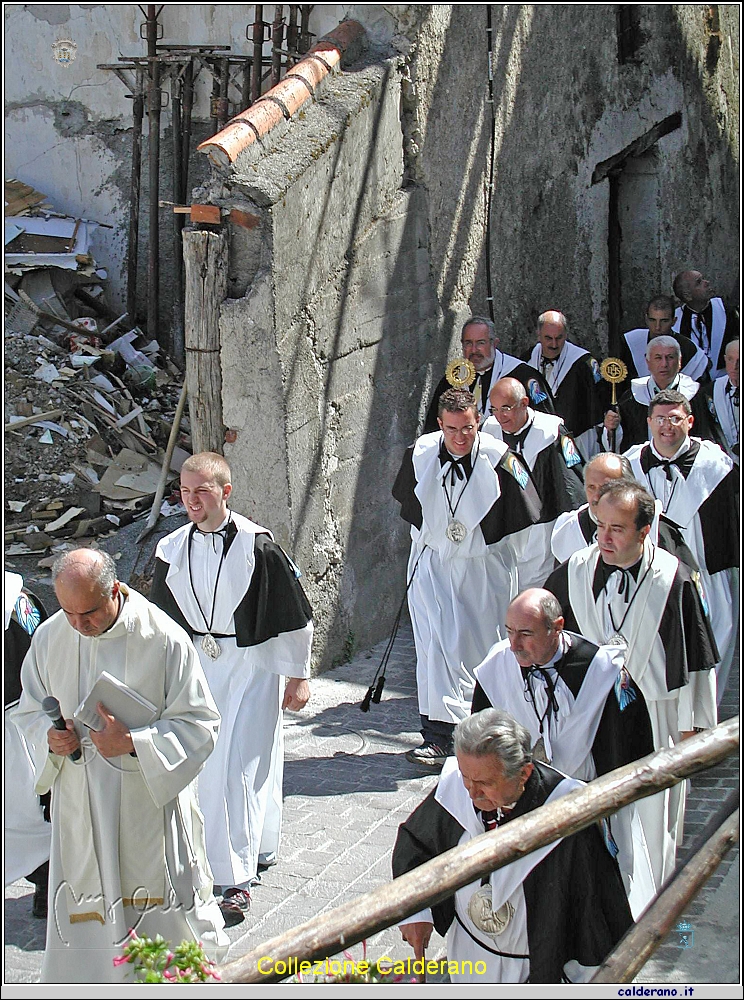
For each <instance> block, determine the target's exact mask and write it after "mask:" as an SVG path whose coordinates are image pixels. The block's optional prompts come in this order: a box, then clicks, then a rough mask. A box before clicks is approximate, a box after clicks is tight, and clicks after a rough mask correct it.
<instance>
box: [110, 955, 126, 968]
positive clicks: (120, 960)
mask: <svg viewBox="0 0 744 1000" xmlns="http://www.w3.org/2000/svg"><path fill="white" fill-rule="evenodd" d="M128 961H129V955H117V957H116V958H114V959H113V963H114V966H117V965H124V964H125V963H126V962H128Z"/></svg>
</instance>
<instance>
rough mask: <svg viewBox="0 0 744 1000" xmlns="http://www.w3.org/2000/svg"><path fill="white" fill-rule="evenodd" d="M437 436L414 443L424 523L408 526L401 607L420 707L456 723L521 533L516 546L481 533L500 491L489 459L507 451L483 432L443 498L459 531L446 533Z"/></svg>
mask: <svg viewBox="0 0 744 1000" xmlns="http://www.w3.org/2000/svg"><path fill="white" fill-rule="evenodd" d="M441 441H442V435H441V433H435V434H425V435H424V436H423V437H420V438H419V439H418V441H417V442H416V445H415V447H414V452H413V467H414V471H415V474H416V487H415V493H416V496H417V497H418V499H419V501H420V503H421V510H422V513H423V523H422V525H421V528H420V529H419V528H416V527H415V526H413V525H412V526H411V555H410V558H409V560H408V579H409V580H410V579H411V574H413V573H414V569H415V574H414V576H413V581H412V583H411V586H410V590H409V591H408V606H409V609H410V612H411V623H412V625H413V636H414V640H415V643H416V684H417V687H418V701H419V711H420V713H421V715H424V716H426V717H428V718H429V719H435V720H438V721H441V722H448V723H454V724H456V723H458V722H460V721H461V720H462V719H464V718H466V717H467V716H468V715H469V714H470V705H471V702H472V700H473V689H474V687H475V680H474V677H473V670H474V669H475V667H476V666H477V665H478V664H479V663H480V661H481V660H482V659H483V657H484V656H485V655H486V653H487V652H488V650H489V649H490V648H491V646H492V645H493V643H494V642H495V640H496V639H499V638H501V630H502V628H503V622H504V620H505V618H506V609H507V607H508V606H509V603H510V601H511V600H512V598H513V597H515V596H516V594H517V563H518V561H519V559H520V557H521V556H522V554H523V553H522V547H521V546H523V545H524V543H525V541H526V539H525V538H522V539H521V545H518V544H517V542H516V541H515V539H516V534H514V535H509V536H507V537H505V538H502V539H501V540H500V541H498V542H495V543H493V544H492V545H487V544H486V542H485V539H484V537H483V532H482V531H481V528H480V522H481V520H482V519H483V518H484V517H485V516H486V514H487V513H488V512H489V511H490V509H491V507H493V505H494V504H495V503H496V501H497V500H498V498H499V497H500V496H501V487H500V485H499V479H498V476H497V474H496V472H495V470H494V466H496V465H497V464H498V463H499V461H500V460H501V458H502V457H503V456H504V454H505V453H506V451H507V450H508V449H507V446H506V445H505V444H504V443H503V442H502V441H496V440H495V439H494V438H493V437H491V436H490V435H487V434H481V435H478V439H477V442H476V446H474V450H473V452H472V454H473V456H474V458H473V471H472V474H471V476H470V479H469V480H465V479H463V480H459V481H456V483H457V484H456V485H455V486H454V487H453V490H454V492H453V495H452V497H451V498H450V502H451V504H452V507H453V509H454V510H455V517H456V519H457V520H458V521H459V522H460V523H461V524H462V525H463V526H464V528H465V529H466V534H465V537H464V539H463V540H462V541H461V542H459V543H458V542H453V541H451V540H450V539H449V538H448V537H447V534H446V531H447V525H448V522H449V515H450V512H449V511H448V509H447V500H446V498H445V490H444V489H443V486H442V482H443V479H444V478H445V477H447V478H448V481H449V470H450V467H451V466H450V463H445V465H444V466H442V465H441V463H440V460H439V449H440V444H441ZM525 474H526V473H525ZM519 534H520V535H523V533H522V532H520V533H519Z"/></svg>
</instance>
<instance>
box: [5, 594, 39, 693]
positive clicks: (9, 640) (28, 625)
mask: <svg viewBox="0 0 744 1000" xmlns="http://www.w3.org/2000/svg"><path fill="white" fill-rule="evenodd" d="M21 594H22V595H25V597H26V599H27V601H28V602H29V604H30V605H31V608H32V609H34V610H35V611H36V612H37V615H38V622H37V621H36V616H34V617H33V619H29V618H27V619H26V620H25V621H24V623H23V624H22V623H21V622H20V621H19V620H18V616H17V614H16V611H15V608H14V609H13V613H12V614H11V616H10V621H9V622H8V627H7V629H6V630H5V645H4V653H5V655H4V661H5V662H4V664H3V668H4V675H5V686H4V696H5V708H9V707H11V706H12V705H16V704H18V700H19V699H20V697H21V690H22V688H21V666H22V664H23V660H24V658H25V656H26V653H27V652H28V650H29V647H30V646H31V639H32V637H33V634H34V632H35V631H36V629H37V628H38V626H39V625H40V624H41V623H42V622H45V621H46V620H47V618H48V617H49V615H48V614H47V612H46V609H45V607H44V605H43V604H42V603H41V601H40V600H39V598H38V597H37V596H36V594H33V593H32V592H31V591H30V590H26V588H25V587H24V588H23V589H22V590H21Z"/></svg>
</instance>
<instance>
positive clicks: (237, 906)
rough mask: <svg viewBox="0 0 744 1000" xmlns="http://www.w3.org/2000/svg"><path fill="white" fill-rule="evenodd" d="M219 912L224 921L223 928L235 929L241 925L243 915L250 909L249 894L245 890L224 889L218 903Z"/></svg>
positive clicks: (243, 918)
mask: <svg viewBox="0 0 744 1000" xmlns="http://www.w3.org/2000/svg"><path fill="white" fill-rule="evenodd" d="M219 907H220V912H221V913H222V918H223V920H224V921H225V927H235V926H236V925H237V924H242V922H243V921H244V920H245V915H246V913H248V911H249V910H250V908H251V894H250V893H249V892H248V890H247V889H236V888H235V887H233V888H232V889H226V890H225V892H224V893H223V896H222V899H221V900H220V902H219Z"/></svg>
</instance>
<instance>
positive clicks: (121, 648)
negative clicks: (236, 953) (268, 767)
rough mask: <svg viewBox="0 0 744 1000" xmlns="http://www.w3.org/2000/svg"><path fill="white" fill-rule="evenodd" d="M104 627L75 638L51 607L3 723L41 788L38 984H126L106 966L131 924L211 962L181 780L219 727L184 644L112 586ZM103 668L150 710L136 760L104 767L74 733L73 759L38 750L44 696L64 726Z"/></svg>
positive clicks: (206, 885) (211, 909)
mask: <svg viewBox="0 0 744 1000" xmlns="http://www.w3.org/2000/svg"><path fill="white" fill-rule="evenodd" d="M122 594H124V595H125V597H126V599H125V600H124V602H123V605H122V608H121V610H120V613H119V616H118V618H117V619H116V621H115V623H114V624H113V625H112V626H111V628H110V629H109V630H108V631H107V632H104V633H103V634H102V635H100V636H95V637H88V636H83V635H81V634H80V633H79V632H77V631H75V630H74V629H73V628H72V627H71V626H70V625H69V624H68V622H67V620H66V618H65V615H64V613H63V612H61V611H59V612H58V613H57V614H56V615H54V616H53V617H52V618H50V619H49V620H48V621H47V622H44V623H43V624H42V625H41V626H39V628H38V629H37V631H36V633H35V634H34V638H33V642H32V644H31V648H30V650H29V652H28V654H27V656H26V659H25V661H24V664H23V672H22V680H23V694H22V696H21V700H20V703H19V706H18V709H17V710H16V713H15V716H14V718H15V721H16V722H17V724H18V725H19V726H20V727H21V728H22V729H23V730H24V732H25V733H26V735H27V737H28V739H29V742H30V743H31V745H32V746H33V750H34V754H35V760H36V777H37V784H36V791H37V792H39V793H40V794H41V793H43V792H45V791H46V790H47V789H49V788H52V790H53V791H52V854H51V867H50V876H49V918H48V922H47V943H46V951H45V953H44V962H43V965H42V971H41V978H42V982H48V983H63V982H80V983H103V982H110V983H117V982H119V983H125V982H132V981H133V980H132V976H131V969H132V967H131V966H130V965H129V964H124V965H121V966H119V967H117V968H115V967H114V965H113V959H114V957H116V956H118V955H120V954H121V948H122V946H123V944H124V943H125V942H126V939H127V935H128V933H129V930H130V929H131V928H134V929H135V930H136V931H137V932H138V933H139V934H142V935H144V934H147V935H149V936H150V937H154V936H155V935H156V934H161V935H162V936H163V937H164V938H165V939H166V940H168V941H170V942H171V943H172V944H180V942H181V941H182V940H184V939H187V940H201V941H202V942H203V943H204V946H205V948H206V949H207V951H208V953H210V954H211V957H212V958H214V959H217V960H219V959H221V958H222V957H223V955H224V953H225V950H226V945H227V943H228V942H227V938H226V935H225V934H224V932H223V931H222V927H223V921H222V917H221V914H220V912H219V908H218V906H217V904H216V902H215V900H214V897H213V895H212V876H211V872H210V870H209V865H208V864H207V859H206V852H205V848H204V835H203V826H202V817H201V814H200V812H199V809H198V807H197V803H196V793H195V785H194V779H195V777H196V775H197V773H198V772H199V770H200V769H201V767H202V765H203V763H204V761H205V760H206V758H207V757H208V755H209V754H210V753H211V751H212V748H213V747H214V741H215V738H216V734H217V728H218V725H219V716H218V714H217V711H216V708H215V706H214V702H213V700H212V698H211V696H210V694H209V690H208V688H207V685H206V683H205V680H204V675H203V673H202V670H201V668H200V666H199V663H198V661H197V657H196V653H195V651H194V648H193V646H192V644H191V641H190V640H189V638H188V637H187V636H186V634H185V633H184V631H183V630H182V629H181V628H180V627H179V626H178V625H176V624H174V622H172V621H171V620H170V619H169V618H168V616H167V615H165V614H163V612H161V611H160V610H159V609H158V608H156V607H155V606H154V605H153V604H151V603H150V602H149V601H146V600H145V598H143V597H142V596H141V595H140V594H137V593H135V592H134V591H130V590H128V589H127V588H126V587H124V586H123V585H122ZM103 670H106V671H107V672H108V673H110V674H112V675H113V676H114V677H116V678H117V679H119V680H120V681H122V682H123V683H124V684H126V685H127V686H128V687H130V688H132V689H133V690H135V691H136V692H137V693H138V694H139V695H140V696H142V697H143V698H145V699H147V700H148V701H149V702H151V703H152V704H153V705H155V706H156V713H155V716H154V718H153V720H152V722H151V723H149V724H148V725H147V726H144V727H142V728H139V729H136V730H132V734H131V735H132V740H133V743H134V748H135V752H136V755H137V756H136V757H133V756H130V755H129V754H125V755H124V756H121V757H113V758H109V759H105V758H104V757H102V756H101V755H100V754H99V753H98V751H97V750H96V748H95V746H94V745H93V743H92V741H91V740H90V738H89V737H88V736H86V735H85V734H84V732H83V727H82V726H80V725H79V724H77V726H76V729H77V732H78V736H79V737H81V740H82V757H81V759H80V760H79V761H78V762H77V763H75V762H73V761H72V758H71V757H60V756H57V755H55V754H51V753H50V752H49V746H48V743H47V731H48V729H49V728H50V721H49V719H48V717H47V716H46V715H45V714H44V713H43V711H42V710H41V702H42V701H43V699H44V698H45V697H47V696H50V695H51V696H53V697H55V698H57V699H58V700H59V703H60V709H61V712H62V715H63V717H64V718H65V719H71V718H72V717H73V714H74V712H75V710H76V709H77V707H78V705H79V704H80V703H81V702H82V701H83V699H84V698H85V697H86V696H87V695H88V693H89V692H90V690H91V688H92V686H93V684H94V682H95V681H96V679H97V678H98V677H99V676H100V674H101V671H103Z"/></svg>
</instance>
